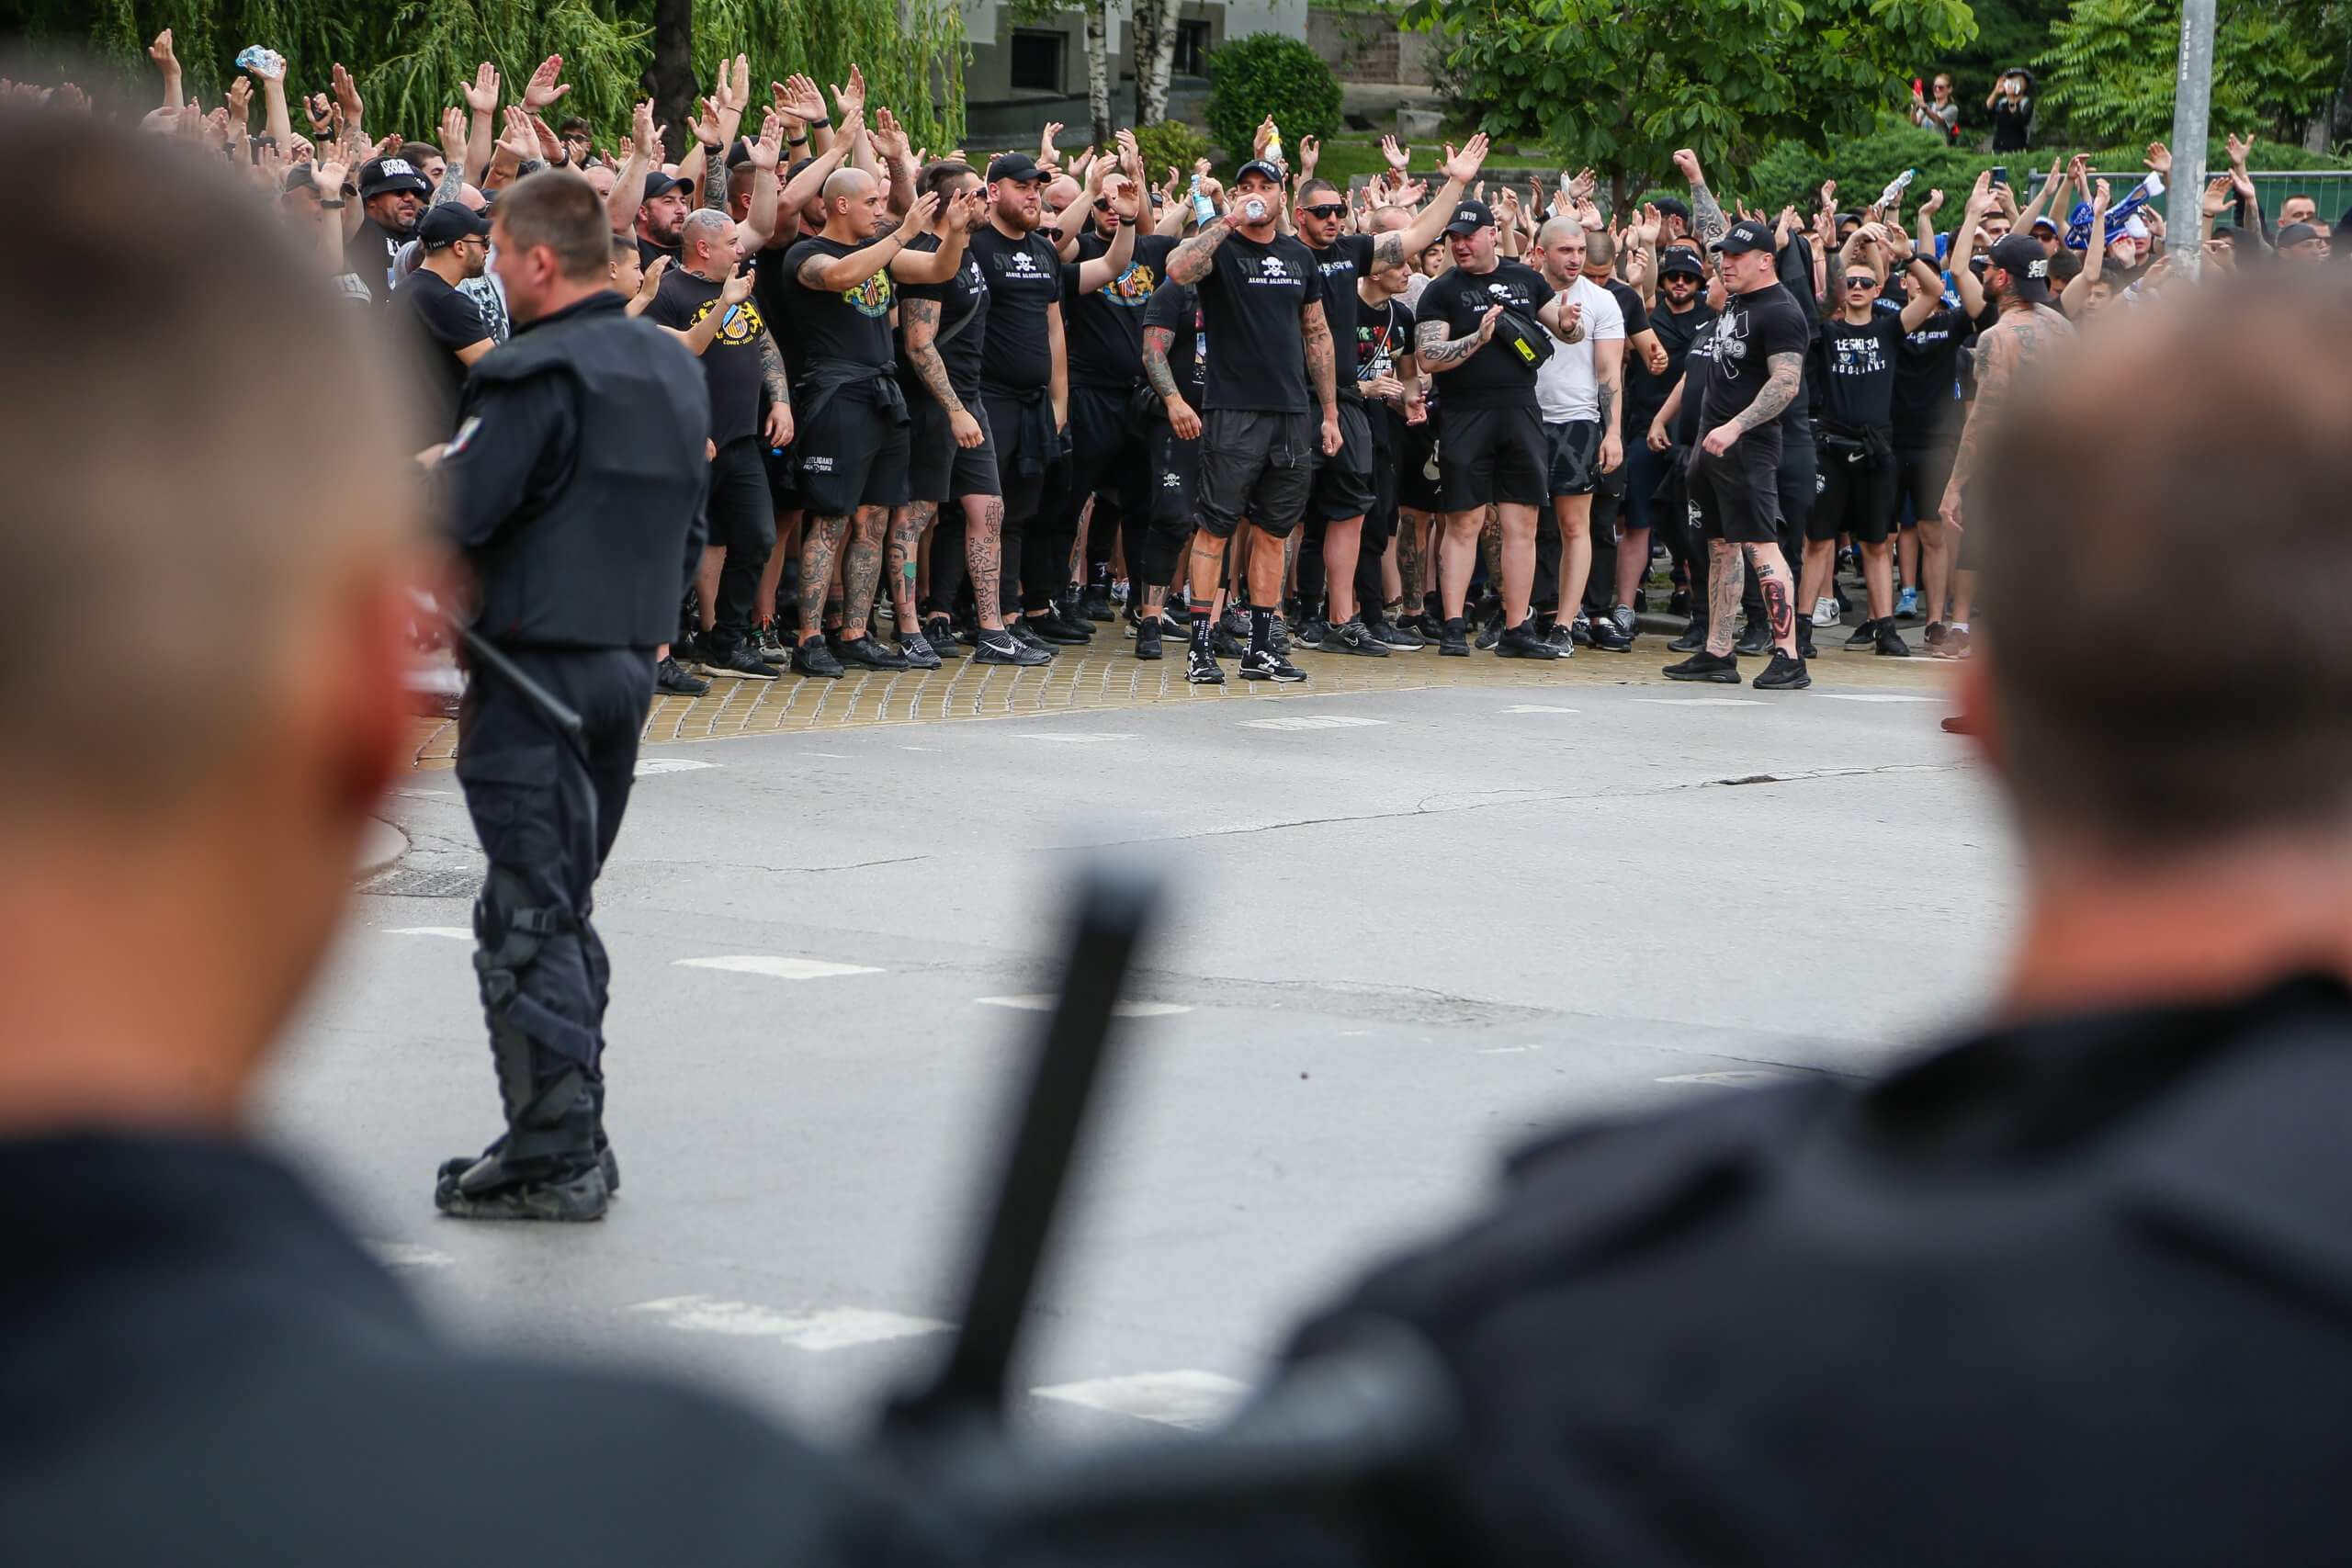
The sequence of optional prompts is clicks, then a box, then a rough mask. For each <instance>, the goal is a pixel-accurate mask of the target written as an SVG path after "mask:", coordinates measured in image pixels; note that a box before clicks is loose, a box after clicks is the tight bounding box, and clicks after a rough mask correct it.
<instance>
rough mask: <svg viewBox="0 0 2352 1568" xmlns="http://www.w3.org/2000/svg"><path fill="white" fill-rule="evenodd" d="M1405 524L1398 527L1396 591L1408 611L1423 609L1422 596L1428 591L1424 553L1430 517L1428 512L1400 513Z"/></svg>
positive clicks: (1417, 612) (1417, 611) (1416, 613)
mask: <svg viewBox="0 0 2352 1568" xmlns="http://www.w3.org/2000/svg"><path fill="white" fill-rule="evenodd" d="M1399 515H1400V516H1401V517H1402V518H1403V519H1404V524H1405V525H1404V526H1403V527H1401V528H1399V529H1397V594H1398V596H1399V597H1400V598H1401V599H1402V600H1403V601H1404V603H1405V608H1406V611H1407V613H1408V614H1410V615H1419V614H1420V613H1421V596H1422V595H1423V594H1424V593H1426V592H1429V584H1428V583H1426V582H1424V581H1422V580H1421V579H1422V570H1421V554H1422V552H1423V551H1424V550H1426V549H1427V548H1428V547H1429V540H1430V518H1429V513H1426V512H1404V513H1399Z"/></svg>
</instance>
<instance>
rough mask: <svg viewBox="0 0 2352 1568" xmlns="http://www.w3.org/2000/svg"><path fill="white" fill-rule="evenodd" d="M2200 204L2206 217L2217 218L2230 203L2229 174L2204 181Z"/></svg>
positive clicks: (2102, 182)
mask: <svg viewBox="0 0 2352 1568" xmlns="http://www.w3.org/2000/svg"><path fill="white" fill-rule="evenodd" d="M2099 183H2100V185H2101V186H2105V185H2106V182H2105V181H2104V180H2102V181H2100V182H2099ZM2201 205H2202V206H2203V208H2204V209H2205V216H2206V217H2208V218H2219V217H2220V216H2221V215H2222V211H2223V210H2224V209H2226V208H2228V206H2229V205H2230V176H2229V175H2214V176H2213V177H2212V178H2211V179H2210V180H2207V181H2206V182H2205V196H2204V199H2203V201H2202V203H2201Z"/></svg>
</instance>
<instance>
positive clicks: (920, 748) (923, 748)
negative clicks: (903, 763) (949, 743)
mask: <svg viewBox="0 0 2352 1568" xmlns="http://www.w3.org/2000/svg"><path fill="white" fill-rule="evenodd" d="M899 750H901V751H936V750H939V748H938V747H936V746H901V747H899Z"/></svg>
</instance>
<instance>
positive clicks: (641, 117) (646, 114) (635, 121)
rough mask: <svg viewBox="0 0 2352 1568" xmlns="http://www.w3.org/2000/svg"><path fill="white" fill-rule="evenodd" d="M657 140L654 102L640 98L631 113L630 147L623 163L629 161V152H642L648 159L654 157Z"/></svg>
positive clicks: (623, 157)
mask: <svg viewBox="0 0 2352 1568" xmlns="http://www.w3.org/2000/svg"><path fill="white" fill-rule="evenodd" d="M657 140H658V138H656V136H655V135H654V131H653V100H652V99H651V98H639V100H638V102H637V107H635V108H634V109H632V110H630V111H629V119H628V142H629V146H628V152H623V153H622V154H621V156H622V159H623V161H624V162H626V161H627V160H628V154H629V152H642V153H643V154H645V156H646V157H648V158H651V157H653V156H654V153H655V143H656V141H657Z"/></svg>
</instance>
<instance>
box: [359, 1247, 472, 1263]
mask: <svg viewBox="0 0 2352 1568" xmlns="http://www.w3.org/2000/svg"><path fill="white" fill-rule="evenodd" d="M367 1247H368V1251H370V1252H372V1253H374V1254H375V1255H376V1261H377V1262H379V1263H380V1264H382V1265H383V1266H384V1267H385V1268H387V1269H447V1268H448V1267H450V1266H451V1265H452V1264H454V1263H456V1262H457V1261H458V1260H457V1259H456V1258H452V1257H450V1256H449V1255H448V1254H447V1253H446V1252H443V1251H440V1250H439V1249H437V1248H435V1247H419V1246H418V1245H417V1244H416V1243H414V1242H413V1241H371V1242H368V1244H367Z"/></svg>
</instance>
